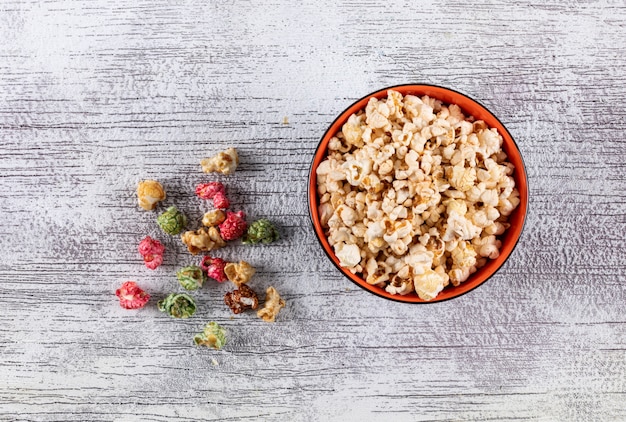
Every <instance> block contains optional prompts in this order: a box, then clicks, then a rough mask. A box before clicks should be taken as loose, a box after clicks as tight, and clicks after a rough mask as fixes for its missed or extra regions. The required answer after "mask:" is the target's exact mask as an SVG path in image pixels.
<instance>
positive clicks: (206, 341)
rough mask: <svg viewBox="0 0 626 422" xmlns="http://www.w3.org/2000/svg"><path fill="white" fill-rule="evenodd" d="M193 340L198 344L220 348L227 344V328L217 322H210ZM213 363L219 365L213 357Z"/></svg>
mask: <svg viewBox="0 0 626 422" xmlns="http://www.w3.org/2000/svg"><path fill="white" fill-rule="evenodd" d="M193 342H194V343H195V344H196V345H198V346H207V347H211V348H213V349H215V350H220V349H221V348H222V347H224V345H225V344H226V330H224V329H223V328H222V327H220V326H219V325H218V323H217V322H209V323H208V324H207V325H206V326H205V327H204V330H203V331H202V332H201V333H200V334H196V335H195V336H194V338H193ZM211 362H212V363H213V365H214V366H215V365H217V361H216V360H215V359H212V360H211Z"/></svg>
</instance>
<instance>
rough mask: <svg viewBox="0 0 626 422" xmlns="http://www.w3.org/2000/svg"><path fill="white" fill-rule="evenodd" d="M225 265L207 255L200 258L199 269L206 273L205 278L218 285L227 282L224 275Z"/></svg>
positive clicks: (223, 262) (221, 260) (224, 262)
mask: <svg viewBox="0 0 626 422" xmlns="http://www.w3.org/2000/svg"><path fill="white" fill-rule="evenodd" d="M226 264H227V262H226V261H224V260H223V259H222V258H211V257H210V256H208V255H207V256H205V257H204V258H202V262H201V263H200V268H202V269H203V270H204V271H206V274H207V276H209V277H211V278H212V279H214V280H217V281H218V282H219V283H223V282H224V281H226V280H228V277H226V273H225V272H224V267H225V266H226Z"/></svg>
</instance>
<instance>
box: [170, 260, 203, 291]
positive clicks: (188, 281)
mask: <svg viewBox="0 0 626 422" xmlns="http://www.w3.org/2000/svg"><path fill="white" fill-rule="evenodd" d="M176 278H177V279H178V283H179V284H180V285H181V286H182V287H183V288H184V289H186V290H196V289H199V288H200V287H202V285H203V284H204V282H205V281H206V276H205V275H204V272H203V271H202V268H200V267H198V266H197V265H189V266H187V267H183V268H181V269H180V270H178V271H177V272H176Z"/></svg>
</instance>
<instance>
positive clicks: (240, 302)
mask: <svg viewBox="0 0 626 422" xmlns="http://www.w3.org/2000/svg"><path fill="white" fill-rule="evenodd" d="M224 303H225V304H226V306H228V307H229V308H230V309H231V311H233V313H234V314H240V313H242V312H243V311H245V310H246V309H256V308H257V307H258V306H259V298H258V297H257V294H256V293H255V292H254V290H252V289H251V288H250V287H248V286H246V285H245V284H242V285H241V286H239V288H238V289H237V290H233V291H232V292H229V293H226V294H225V295H224Z"/></svg>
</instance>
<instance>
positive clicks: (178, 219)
mask: <svg viewBox="0 0 626 422" xmlns="http://www.w3.org/2000/svg"><path fill="white" fill-rule="evenodd" d="M157 224H158V225H159V227H161V230H163V231H164V232H165V233H167V234H171V235H172V236H174V235H177V234H178V233H180V232H181V231H182V230H183V229H184V228H185V226H186V225H187V217H185V214H183V213H182V212H180V211H178V208H176V207H169V208H168V209H167V210H166V211H165V212H164V213H163V214H161V215H159V216H158V217H157Z"/></svg>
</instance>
